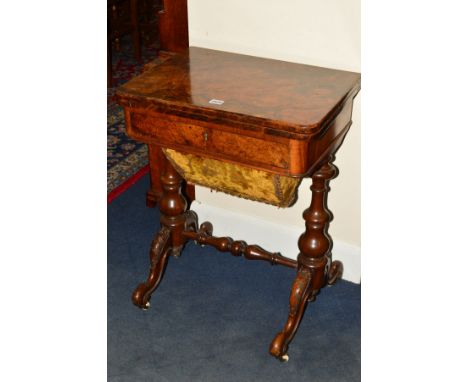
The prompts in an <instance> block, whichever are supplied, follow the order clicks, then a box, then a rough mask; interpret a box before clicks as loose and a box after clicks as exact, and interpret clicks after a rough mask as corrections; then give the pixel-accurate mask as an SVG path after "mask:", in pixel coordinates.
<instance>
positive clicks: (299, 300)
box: [270, 268, 312, 361]
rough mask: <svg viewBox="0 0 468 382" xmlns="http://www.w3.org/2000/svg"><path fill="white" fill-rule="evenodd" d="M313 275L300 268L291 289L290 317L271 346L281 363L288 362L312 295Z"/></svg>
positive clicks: (272, 353) (271, 350)
mask: <svg viewBox="0 0 468 382" xmlns="http://www.w3.org/2000/svg"><path fill="white" fill-rule="evenodd" d="M311 280H312V273H311V271H310V270H308V269H306V268H300V269H299V271H298V272H297V275H296V278H295V279H294V283H293V286H292V289H291V295H290V297H289V315H288V320H287V321H286V325H285V326H284V328H283V330H282V331H281V332H280V333H278V334H277V335H276V337H275V338H274V339H273V341H272V343H271V345H270V354H271V355H272V356H274V357H276V358H278V359H279V360H280V361H288V359H289V357H288V355H287V352H288V345H289V343H290V342H291V341H292V339H293V338H294V335H295V334H296V331H297V328H298V326H299V323H300V322H301V319H302V316H303V315H304V311H305V307H306V304H307V300H308V298H309V294H310V292H311V291H310V286H311Z"/></svg>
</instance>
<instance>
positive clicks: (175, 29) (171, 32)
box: [159, 0, 189, 52]
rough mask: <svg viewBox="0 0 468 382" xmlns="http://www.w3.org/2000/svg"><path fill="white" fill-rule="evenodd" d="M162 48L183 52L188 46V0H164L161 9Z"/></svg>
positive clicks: (160, 33) (160, 36)
mask: <svg viewBox="0 0 468 382" xmlns="http://www.w3.org/2000/svg"><path fill="white" fill-rule="evenodd" d="M159 40H160V45H161V49H162V50H165V51H169V52H183V51H184V50H185V49H187V48H188V44H189V42H188V17H187V0H163V6H162V10H160V11H159Z"/></svg>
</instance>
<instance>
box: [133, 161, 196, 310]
mask: <svg viewBox="0 0 468 382" xmlns="http://www.w3.org/2000/svg"><path fill="white" fill-rule="evenodd" d="M182 181H183V179H182V178H181V177H180V175H179V174H178V173H177V171H176V170H175V169H174V167H172V165H171V164H170V163H169V162H167V163H166V165H165V167H164V173H163V174H162V176H161V183H162V186H163V195H162V198H161V199H160V202H159V208H160V210H161V219H160V221H161V231H160V232H159V233H158V234H157V235H156V237H155V239H154V240H153V243H152V245H151V250H150V262H151V267H150V273H149V276H148V278H147V280H146V281H145V282H144V283H142V284H140V285H138V287H137V288H136V289H135V291H134V292H133V296H132V300H133V303H134V304H135V305H137V306H138V307H140V308H148V307H149V300H150V298H151V293H153V291H154V290H155V289H156V288H157V287H158V285H159V283H160V282H161V278H162V275H163V273H164V270H165V268H166V263H167V259H168V255H169V254H172V255H173V256H179V255H180V252H181V251H182V247H183V245H184V243H185V241H186V238H185V237H184V236H183V235H182V232H183V231H184V230H185V229H186V228H187V227H186V221H187V216H186V214H185V212H186V210H187V201H186V200H185V198H184V196H183V195H182V192H181V185H182Z"/></svg>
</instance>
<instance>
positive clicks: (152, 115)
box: [118, 47, 360, 177]
mask: <svg viewBox="0 0 468 382" xmlns="http://www.w3.org/2000/svg"><path fill="white" fill-rule="evenodd" d="M359 87H360V76H359V74H357V73H351V72H344V71H339V70H332V69H326V68H320V67H314V66H308V65H300V64H293V63H288V62H283V61H276V60H268V59H263V58H257V57H251V56H245V55H239V54H233V53H225V52H220V51H214V50H209V49H202V48H194V47H191V48H190V49H189V50H188V51H187V53H185V54H180V55H175V56H173V57H171V58H169V59H168V60H167V61H165V62H163V63H161V64H160V65H158V66H155V67H153V68H151V69H149V70H148V71H146V72H145V73H143V74H142V75H141V76H139V77H137V78H135V79H133V80H131V81H129V82H128V83H127V84H125V85H124V86H123V87H122V88H120V90H119V91H118V97H119V99H120V101H119V102H120V103H121V104H122V105H123V106H125V107H126V110H127V115H126V118H127V129H128V133H129V135H130V136H132V137H134V138H135V139H138V140H141V141H144V142H148V143H151V144H155V145H158V144H159V145H163V146H164V147H168V148H173V149H176V150H183V151H184V152H187V153H193V154H198V155H203V156H206V157H211V158H214V159H220V158H221V159H223V160H227V161H229V162H232V163H239V164H242V165H246V166H250V167H253V168H257V169H261V170H265V171H270V172H274V173H278V174H281V175H289V176H298V177H303V176H308V175H311V174H312V172H313V171H314V170H315V168H316V167H317V165H318V164H319V163H320V162H321V161H323V159H324V158H325V157H326V156H327V155H328V154H329V153H330V152H332V151H333V150H334V149H336V148H337V147H338V146H339V145H340V144H341V142H342V140H343V138H344V135H345V134H346V132H347V131H348V129H349V126H350V124H351V122H350V121H351V110H352V100H353V98H354V96H355V95H356V94H357V92H358V91H359ZM212 99H217V100H222V101H224V103H223V104H222V105H213V104H210V103H209V102H210V100H212ZM161 139H163V140H164V142H163V143H160V142H161ZM253 147H255V150H252V148H253Z"/></svg>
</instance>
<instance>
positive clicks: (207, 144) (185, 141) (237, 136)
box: [126, 110, 290, 170]
mask: <svg viewBox="0 0 468 382" xmlns="http://www.w3.org/2000/svg"><path fill="white" fill-rule="evenodd" d="M126 118H127V132H128V134H129V136H130V137H132V138H133V139H136V140H139V141H143V142H145V143H150V144H158V145H160V146H163V147H169V148H174V149H179V150H183V151H185V152H191V153H197V154H206V155H207V156H211V157H214V158H219V159H223V158H225V159H228V160H230V161H234V162H238V163H244V164H250V165H252V166H266V167H273V168H278V169H282V170H287V169H289V165H290V160H289V156H290V154H289V141H288V140H287V139H283V140H282V141H275V140H268V139H261V138H256V137H254V136H250V135H244V134H242V132H240V133H236V132H231V131H226V130H223V127H222V126H220V125H216V124H211V123H206V122H201V121H193V120H190V119H186V118H179V117H173V116H168V115H164V114H156V113H147V112H137V111H128V110H126ZM250 134H252V133H250Z"/></svg>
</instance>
